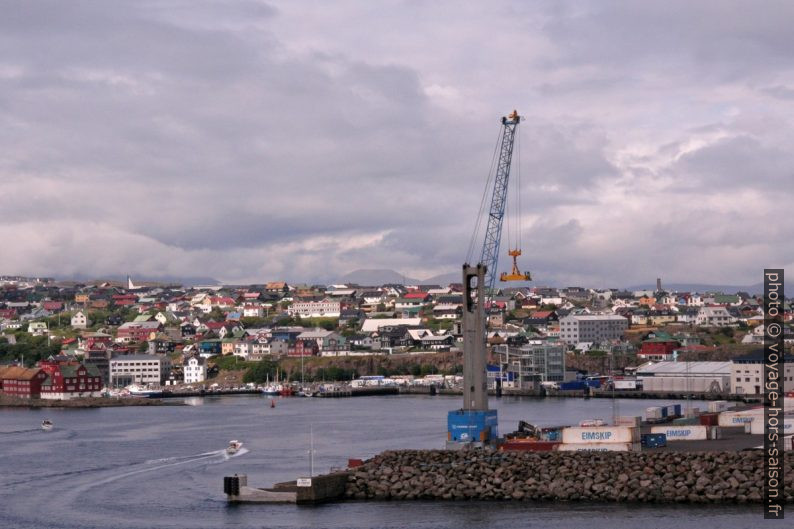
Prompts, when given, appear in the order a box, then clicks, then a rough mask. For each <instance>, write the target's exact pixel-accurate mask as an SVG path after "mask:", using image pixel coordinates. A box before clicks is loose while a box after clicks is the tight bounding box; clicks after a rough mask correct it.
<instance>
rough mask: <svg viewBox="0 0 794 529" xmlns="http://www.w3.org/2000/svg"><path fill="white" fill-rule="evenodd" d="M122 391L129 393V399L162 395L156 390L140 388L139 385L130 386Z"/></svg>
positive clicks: (146, 387)
mask: <svg viewBox="0 0 794 529" xmlns="http://www.w3.org/2000/svg"><path fill="white" fill-rule="evenodd" d="M124 389H126V390H127V391H129V392H130V396H131V397H152V396H156V395H159V394H160V393H162V391H160V390H158V389H151V388H149V387H148V386H141V385H139V384H130V385H129V386H127V387H126V388H124Z"/></svg>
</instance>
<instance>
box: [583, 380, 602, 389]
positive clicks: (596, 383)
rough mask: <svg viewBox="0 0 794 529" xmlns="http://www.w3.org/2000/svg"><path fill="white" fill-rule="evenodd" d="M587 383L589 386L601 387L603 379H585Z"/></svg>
mask: <svg viewBox="0 0 794 529" xmlns="http://www.w3.org/2000/svg"><path fill="white" fill-rule="evenodd" d="M585 385H587V386H589V387H591V388H600V387H601V381H600V380H586V381H585Z"/></svg>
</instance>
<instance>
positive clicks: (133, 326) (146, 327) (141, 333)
mask: <svg viewBox="0 0 794 529" xmlns="http://www.w3.org/2000/svg"><path fill="white" fill-rule="evenodd" d="M161 329H162V325H160V322H159V321H128V322H127V323H124V324H122V325H121V327H119V330H118V332H117V333H116V337H117V338H118V339H120V340H122V341H125V342H144V341H146V340H148V339H149V335H151V334H152V333H157V332H158V331H160V330H161Z"/></svg>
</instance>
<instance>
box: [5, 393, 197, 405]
mask: <svg viewBox="0 0 794 529" xmlns="http://www.w3.org/2000/svg"><path fill="white" fill-rule="evenodd" d="M183 404H184V403H183V402H175V401H170V402H166V401H163V400H160V399H148V398H123V399H122V398H113V397H80V398H75V399H69V400H52V399H21V398H19V397H11V396H9V395H0V407H7V408H113V407H119V406H181V405H183Z"/></svg>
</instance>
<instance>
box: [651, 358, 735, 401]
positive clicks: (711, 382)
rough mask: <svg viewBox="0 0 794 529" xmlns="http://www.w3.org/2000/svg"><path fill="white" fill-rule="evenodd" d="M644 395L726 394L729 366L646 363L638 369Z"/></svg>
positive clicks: (727, 390)
mask: <svg viewBox="0 0 794 529" xmlns="http://www.w3.org/2000/svg"><path fill="white" fill-rule="evenodd" d="M637 380H640V381H642V388H643V391H646V392H667V393H682V394H687V393H728V392H729V391H730V390H731V362H655V363H654V362H648V363H646V364H643V365H641V366H639V367H638V368H637Z"/></svg>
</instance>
